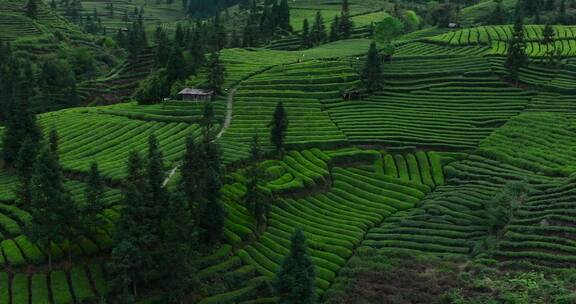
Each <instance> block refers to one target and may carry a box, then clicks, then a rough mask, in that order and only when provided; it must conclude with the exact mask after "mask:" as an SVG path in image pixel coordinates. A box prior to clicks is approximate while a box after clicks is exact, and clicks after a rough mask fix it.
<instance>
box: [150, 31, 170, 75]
mask: <svg viewBox="0 0 576 304" xmlns="http://www.w3.org/2000/svg"><path fill="white" fill-rule="evenodd" d="M154 36H155V43H156V47H155V50H154V65H155V66H156V67H164V66H166V65H167V64H168V59H169V58H170V47H169V45H170V41H169V39H168V36H167V35H166V32H165V31H164V30H163V29H162V28H161V27H157V28H156V33H155V35H154Z"/></svg>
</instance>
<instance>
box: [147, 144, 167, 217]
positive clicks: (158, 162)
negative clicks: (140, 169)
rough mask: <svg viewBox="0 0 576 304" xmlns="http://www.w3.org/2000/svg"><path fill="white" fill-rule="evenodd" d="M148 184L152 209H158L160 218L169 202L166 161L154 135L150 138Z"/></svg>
mask: <svg viewBox="0 0 576 304" xmlns="http://www.w3.org/2000/svg"><path fill="white" fill-rule="evenodd" d="M147 174H148V183H149V186H148V187H149V188H148V189H149V190H150V194H151V197H150V199H151V202H150V207H151V208H154V209H156V212H157V213H156V215H157V216H159V215H160V214H161V213H162V210H163V209H164V204H166V202H167V201H168V192H167V191H166V189H165V188H164V187H163V185H164V161H163V156H162V152H161V151H160V148H159V144H158V139H157V138H156V136H155V135H154V134H150V136H149V137H148V168H147Z"/></svg>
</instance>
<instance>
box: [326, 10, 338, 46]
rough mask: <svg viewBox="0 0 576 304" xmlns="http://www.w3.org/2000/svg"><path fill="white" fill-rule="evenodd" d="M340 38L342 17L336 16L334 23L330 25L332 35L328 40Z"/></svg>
mask: <svg viewBox="0 0 576 304" xmlns="http://www.w3.org/2000/svg"><path fill="white" fill-rule="evenodd" d="M339 39H340V17H338V16H334V20H333V21H332V25H331V26H330V35H329V37H328V40H330V41H336V40H339Z"/></svg>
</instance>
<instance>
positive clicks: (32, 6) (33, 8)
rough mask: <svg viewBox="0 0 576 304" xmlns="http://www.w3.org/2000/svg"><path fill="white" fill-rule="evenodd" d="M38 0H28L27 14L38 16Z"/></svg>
mask: <svg viewBox="0 0 576 304" xmlns="http://www.w3.org/2000/svg"><path fill="white" fill-rule="evenodd" d="M36 1H37V0H28V2H27V3H26V16H27V17H28V18H31V19H37V18H38V3H37V2H36Z"/></svg>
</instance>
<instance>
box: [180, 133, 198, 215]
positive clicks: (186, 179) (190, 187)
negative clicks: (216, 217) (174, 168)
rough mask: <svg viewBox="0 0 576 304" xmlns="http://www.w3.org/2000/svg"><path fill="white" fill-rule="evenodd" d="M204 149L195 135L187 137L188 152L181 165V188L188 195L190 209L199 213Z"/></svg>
mask: <svg viewBox="0 0 576 304" xmlns="http://www.w3.org/2000/svg"><path fill="white" fill-rule="evenodd" d="M202 164H203V163H202V151H201V149H200V147H199V145H197V144H196V142H195V141H194V137H192V136H188V137H187V138H186V153H185V154H184V160H183V162H182V166H180V175H181V180H180V188H181V191H183V192H184V193H185V195H186V199H187V201H188V204H189V206H190V208H189V209H190V210H192V212H193V213H194V214H196V215H197V204H198V203H199V202H200V197H201V180H202Z"/></svg>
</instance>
